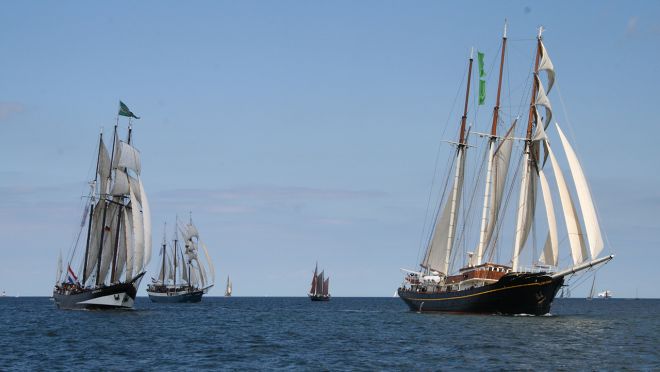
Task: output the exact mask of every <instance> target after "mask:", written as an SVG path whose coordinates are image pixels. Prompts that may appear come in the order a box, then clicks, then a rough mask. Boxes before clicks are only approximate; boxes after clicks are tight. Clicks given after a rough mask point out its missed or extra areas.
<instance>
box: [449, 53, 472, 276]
mask: <svg viewBox="0 0 660 372" xmlns="http://www.w3.org/2000/svg"><path fill="white" fill-rule="evenodd" d="M473 54H474V48H472V49H471V50H470V62H469V64H468V79H467V86H466V88H465V104H464V106H463V116H462V117H461V130H460V134H459V140H458V145H457V146H456V159H457V163H456V175H455V176H454V187H453V190H452V193H451V195H452V198H451V209H450V213H449V230H448V234H447V249H446V251H445V260H444V264H443V270H442V273H443V274H445V276H448V275H449V258H450V257H451V250H452V245H453V244H454V234H455V232H456V222H457V217H458V209H459V206H460V205H459V204H460V197H461V195H460V194H461V191H462V187H463V166H464V164H465V147H466V143H465V140H466V139H465V125H466V121H467V112H468V102H469V99H470V82H471V80H472V62H474V58H473Z"/></svg>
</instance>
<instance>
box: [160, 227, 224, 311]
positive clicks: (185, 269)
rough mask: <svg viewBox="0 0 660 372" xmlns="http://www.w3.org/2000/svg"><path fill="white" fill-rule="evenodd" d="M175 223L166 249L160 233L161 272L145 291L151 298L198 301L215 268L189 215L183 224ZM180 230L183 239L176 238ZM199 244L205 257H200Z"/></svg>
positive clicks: (165, 243) (210, 282)
mask: <svg viewBox="0 0 660 372" xmlns="http://www.w3.org/2000/svg"><path fill="white" fill-rule="evenodd" d="M176 224H177V225H178V226H175V228H174V230H175V232H174V234H175V235H174V240H173V244H172V249H171V250H169V251H168V249H167V242H166V239H165V236H163V243H162V249H161V256H162V261H161V264H160V272H159V274H158V278H157V279H155V280H153V283H152V284H150V285H149V286H148V287H147V294H148V295H149V299H150V300H151V301H153V302H168V303H176V302H200V301H201V300H202V295H204V294H205V293H207V292H208V290H209V289H210V288H211V287H213V285H214V283H215V268H214V266H213V262H211V257H210V256H209V252H208V250H207V249H206V244H204V242H203V241H202V240H200V238H199V232H198V231H197V227H195V225H194V224H193V221H192V217H191V218H190V222H189V223H188V224H186V225H179V223H178V220H177V223H176ZM179 232H181V235H182V236H183V239H182V242H180V241H179ZM200 247H201V249H202V250H203V251H204V258H205V259H202V257H200ZM204 262H205V263H204ZM209 274H210V277H209Z"/></svg>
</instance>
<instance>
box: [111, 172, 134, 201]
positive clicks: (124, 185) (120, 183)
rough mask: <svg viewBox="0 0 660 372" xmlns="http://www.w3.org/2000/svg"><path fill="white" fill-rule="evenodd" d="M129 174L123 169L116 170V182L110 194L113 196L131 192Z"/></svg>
mask: <svg viewBox="0 0 660 372" xmlns="http://www.w3.org/2000/svg"><path fill="white" fill-rule="evenodd" d="M129 185H130V184H129V180H128V174H126V172H124V171H123V170H121V169H117V170H115V182H114V183H113V184H112V189H111V190H110V194H111V195H113V196H122V195H126V194H128V192H129Z"/></svg>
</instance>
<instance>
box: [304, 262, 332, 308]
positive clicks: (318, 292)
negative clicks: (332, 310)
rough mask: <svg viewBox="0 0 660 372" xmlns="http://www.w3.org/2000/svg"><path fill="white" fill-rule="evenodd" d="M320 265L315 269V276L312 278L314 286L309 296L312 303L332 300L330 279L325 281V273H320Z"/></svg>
mask: <svg viewBox="0 0 660 372" xmlns="http://www.w3.org/2000/svg"><path fill="white" fill-rule="evenodd" d="M318 268H319V265H318V264H316V267H315V268H314V276H312V286H311V288H310V290H309V293H308V294H307V295H308V296H309V298H310V299H311V300H312V301H329V300H330V293H329V290H330V278H329V277H328V278H325V279H324V272H323V271H321V273H319V272H318Z"/></svg>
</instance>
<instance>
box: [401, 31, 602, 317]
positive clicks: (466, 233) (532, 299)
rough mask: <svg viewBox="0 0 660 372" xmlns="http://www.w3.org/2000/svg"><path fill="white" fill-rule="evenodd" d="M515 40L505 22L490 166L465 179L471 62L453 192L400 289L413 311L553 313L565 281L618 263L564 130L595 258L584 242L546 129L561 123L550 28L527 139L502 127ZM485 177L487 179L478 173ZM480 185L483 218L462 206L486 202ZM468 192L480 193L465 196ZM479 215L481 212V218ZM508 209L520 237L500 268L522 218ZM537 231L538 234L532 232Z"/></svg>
mask: <svg viewBox="0 0 660 372" xmlns="http://www.w3.org/2000/svg"><path fill="white" fill-rule="evenodd" d="M506 41H507V37H506V25H505V28H504V36H503V38H502V47H501V52H502V55H501V58H500V67H499V81H498V88H497V101H496V104H495V107H494V109H493V119H492V125H491V126H490V133H484V134H481V136H482V137H483V138H484V140H483V147H484V148H483V150H484V155H483V158H481V156H480V157H479V158H480V159H483V161H482V162H474V163H473V164H474V165H477V166H478V165H479V164H481V165H482V167H480V168H478V169H476V171H474V172H472V173H474V174H472V173H471V174H472V176H470V177H466V168H467V167H466V155H467V152H468V148H469V147H473V146H472V145H473V144H472V143H468V139H469V134H470V130H469V128H467V115H468V103H469V101H470V82H471V75H472V62H473V57H472V56H470V59H469V65H468V76H467V88H466V93H465V104H464V108H463V116H462V118H461V121H460V129H459V134H458V139H457V142H455V143H453V144H454V145H455V147H456V150H455V152H453V154H452V155H451V158H450V163H449V164H450V169H449V170H448V171H447V178H446V179H445V182H443V183H441V184H442V185H445V186H444V191H443V193H442V196H441V199H442V201H443V203H442V204H441V205H440V208H438V210H437V213H436V214H435V221H434V225H433V229H432V232H431V233H430V234H429V236H428V240H427V245H426V251H425V254H424V256H423V258H422V261H421V263H420V267H421V268H420V269H419V270H403V271H404V272H405V277H404V282H403V285H402V286H401V287H400V288H399V289H398V294H399V297H400V298H401V299H402V300H403V301H404V302H405V303H406V304H407V305H408V307H409V308H410V309H411V310H413V311H420V312H421V311H447V312H467V313H499V314H521V313H525V314H534V315H542V314H546V313H548V312H549V311H550V306H551V304H552V301H553V299H554V298H555V295H556V294H557V292H558V290H559V288H561V286H562V285H563V283H564V277H566V276H568V275H571V274H574V273H576V272H578V271H581V270H585V269H587V268H589V267H592V266H595V265H598V264H601V263H604V262H607V261H609V260H611V259H612V258H613V255H609V256H606V257H601V258H599V257H598V256H599V254H600V253H601V251H602V249H603V239H602V237H601V232H600V226H599V223H598V218H597V216H596V212H595V208H594V204H593V201H592V197H591V193H590V191H589V188H588V186H587V181H586V178H585V176H584V173H583V171H582V167H581V165H580V162H579V161H578V159H577V157H576V155H575V151H574V150H573V148H572V146H571V144H570V143H569V142H568V140H567V138H566V137H565V136H564V134H563V132H562V131H561V129H560V128H559V126H558V125H556V130H557V133H558V135H559V140H560V141H561V145H562V147H563V148H564V152H565V154H566V158H567V159H568V165H569V168H570V171H571V174H572V176H573V181H574V184H575V189H576V194H577V196H578V200H579V202H580V211H581V212H582V219H583V221H584V224H585V227H586V237H587V238H588V241H589V247H588V248H589V251H587V246H586V245H585V239H584V234H583V233H582V226H581V224H580V222H579V221H578V212H577V209H576V206H575V203H574V201H573V197H572V195H571V193H570V192H569V190H568V186H567V183H566V180H565V178H564V176H563V172H562V168H561V167H560V166H559V164H558V162H557V159H556V158H555V155H554V153H553V151H552V150H553V149H554V146H553V147H552V148H551V146H550V141H549V137H548V134H547V133H546V130H548V129H549V124H550V123H551V120H552V108H551V105H550V100H549V99H548V96H547V94H546V93H549V92H550V90H551V89H552V87H553V84H554V81H555V71H554V67H553V64H552V62H551V60H550V58H549V56H548V53H547V50H546V48H545V46H544V44H543V41H542V28H541V29H539V34H538V37H537V42H536V57H535V63H534V73H533V75H532V77H531V79H530V80H531V81H530V83H531V84H530V85H532V90H531V94H530V96H529V99H530V103H529V106H524V110H525V111H527V109H528V112H525V114H528V120H527V122H526V126H525V130H524V131H523V133H522V136H521V137H522V138H519V137H518V136H516V135H515V129H516V122H517V119H516V120H513V123H512V124H511V126H510V127H509V126H508V125H507V127H508V128H509V129H508V130H507V131H506V133H505V134H504V135H503V136H502V135H501V134H498V133H497V128H498V125H500V124H503V123H500V120H499V118H500V94H501V84H502V71H503V66H504V59H505V50H506ZM479 59H480V61H483V55H480V56H479ZM479 70H480V76H484V75H485V73H484V71H483V63H482V62H480V68H479ZM541 72H545V73H546V77H547V79H546V84H547V90H546V89H544V86H543V84H542V82H541V78H540V73H541ZM479 91H480V92H479V93H480V94H479V96H480V97H479V99H480V102H482V98H485V81H484V80H481V81H480V89H479ZM541 108H543V109H544V110H545V117H544V118H542V117H541V116H540V113H539V111H540V109H541ZM516 116H519V115H516V113H510V117H512V118H513V117H516ZM555 124H556V123H555ZM519 139H521V140H522V145H523V146H522V149H523V151H522V152H521V153H520V156H519V157H517V160H519V161H520V163H519V164H520V167H521V168H520V170H519V171H517V172H508V169H509V163H510V159H511V158H512V149H513V143H514V141H516V140H519ZM558 143H559V142H558ZM470 151H472V150H470ZM548 157H549V158H550V160H551V162H550V163H551V164H552V170H553V173H554V178H555V181H556V183H557V185H556V186H557V187H556V190H557V191H556V193H558V194H559V196H560V200H561V205H562V211H563V213H564V220H565V222H566V228H567V232H568V234H567V235H568V241H569V243H570V250H571V257H572V264H571V266H570V267H569V268H567V269H564V270H557V269H558V265H559V255H558V244H559V239H558V234H557V220H556V218H555V214H554V204H553V202H552V194H553V193H552V192H551V189H550V186H549V185H550V184H549V183H548V181H547V178H546V170H545V169H544V166H545V164H546V160H547V158H548ZM452 169H453V173H454V174H453V175H452V174H451V170H452ZM510 173H513V175H510ZM479 174H480V175H481V177H479V176H476V175H479ZM510 176H511V177H510ZM466 180H475V182H476V184H474V185H469V186H468V187H464V183H465V181H466ZM516 180H517V181H516ZM482 182H483V184H482ZM516 184H519V185H520V188H519V190H520V191H519V193H518V196H519V201H518V203H517V205H513V204H514V203H513V202H512V203H510V204H509V200H510V199H513V195H515V194H514V189H516V187H515V185H516ZM539 184H540V186H541V191H542V195H543V202H544V206H545V208H544V209H545V212H546V213H545V216H544V217H545V218H538V217H537V216H536V213H535V211H536V200H537V194H538V186H539ZM477 186H478V187H479V188H480V189H482V187H483V189H482V190H484V193H483V199H482V200H483V208H482V209H481V210H480V211H479V210H477V208H476V207H474V206H473V205H472V204H468V207H467V208H465V209H466V210H465V211H462V210H461V209H460V207H461V201H462V200H463V199H465V200H466V201H468V202H470V201H472V200H476V199H477V198H480V197H481V195H477V193H476V191H475V190H477ZM464 191H465V192H466V193H470V192H472V194H469V195H467V196H463V192H464ZM505 191H506V193H505ZM475 204H476V203H475ZM507 207H510V208H507ZM475 210H477V211H476V213H472V212H473V211H475ZM507 210H508V211H509V212H510V213H515V214H516V216H517V218H516V223H515V226H512V227H514V228H512V229H511V230H510V231H513V232H515V234H514V235H515V240H514V241H513V242H512V243H513V254H512V258H511V260H510V261H508V262H505V264H501V263H496V262H494V259H495V258H497V257H499V256H500V254H496V252H497V251H499V249H500V248H499V247H498V246H499V245H501V244H502V243H503V242H502V240H504V239H506V238H507V235H506V234H500V232H501V231H502V230H503V229H505V228H506V227H505V226H503V222H504V221H505V220H506V221H507V222H508V220H513V218H509V219H506V218H504V217H503V216H504V214H505V213H506V212H507ZM479 212H481V213H480V215H479ZM538 221H540V222H541V223H544V224H545V225H546V226H547V228H548V232H547V235H546V234H545V233H543V238H545V244H544V245H542V246H543V247H544V248H543V251H542V253H541V257H540V259H539V260H538V261H535V257H538V256H536V253H533V254H532V255H530V256H532V257H531V261H532V266H531V267H529V268H524V267H523V266H522V265H521V263H520V259H521V257H522V256H521V254H522V252H523V249H524V248H525V247H526V246H531V245H534V246H535V244H531V243H530V244H526V243H527V242H528V240H529V241H530V242H531V241H533V240H535V239H528V238H529V237H530V236H532V237H533V236H535V235H536V234H539V233H540V232H539V230H540V228H539V227H538V226H537V227H536V228H535V229H534V230H533V229H532V227H533V226H536V225H537V223H536V222H538ZM479 225H480V227H479ZM477 231H478V232H479V233H478V240H476V235H477V234H473V235H471V234H470V233H471V232H477ZM532 231H534V232H533V233H532V234H530V232H532ZM469 243H474V245H473V246H475V248H476V250H475V251H476V254H475V253H473V252H465V253H464V255H465V256H464V258H461V257H459V252H460V250H459V249H457V248H458V246H457V247H454V245H459V244H461V245H462V246H463V248H464V249H465V250H466V251H467V247H466V246H467V245H468V244H469ZM530 249H531V248H530ZM530 249H528V251H529V250H530ZM533 252H535V251H533ZM461 262H465V263H461ZM458 265H462V266H463V267H461V268H459V269H458V270H455V269H454V267H455V266H458ZM459 267H460V266H459Z"/></svg>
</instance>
